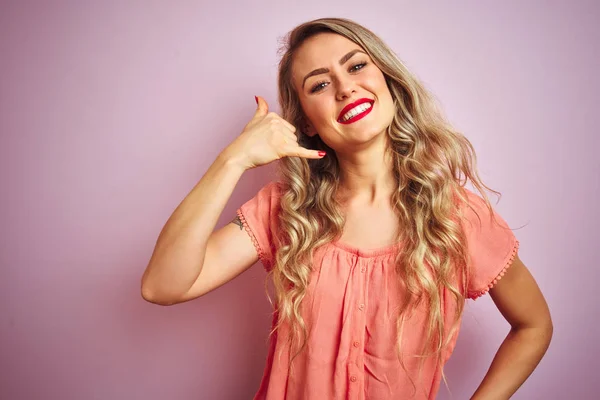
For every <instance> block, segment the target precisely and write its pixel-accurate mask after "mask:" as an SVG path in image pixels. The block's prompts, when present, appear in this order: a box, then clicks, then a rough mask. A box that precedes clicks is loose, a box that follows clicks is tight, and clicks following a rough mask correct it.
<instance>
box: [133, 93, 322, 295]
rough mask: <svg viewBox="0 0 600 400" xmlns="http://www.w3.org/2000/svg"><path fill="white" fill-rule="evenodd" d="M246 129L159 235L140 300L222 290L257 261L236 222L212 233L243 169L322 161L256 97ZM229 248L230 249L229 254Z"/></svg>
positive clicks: (285, 122) (249, 242)
mask: <svg viewBox="0 0 600 400" xmlns="http://www.w3.org/2000/svg"><path fill="white" fill-rule="evenodd" d="M257 101H258V108H257V110H256V113H255V115H254V116H253V118H252V120H251V121H250V122H249V123H248V124H247V125H246V127H245V128H244V131H243V132H242V133H241V134H240V136H239V137H238V138H236V140H235V141H234V142H232V143H231V144H230V145H229V146H228V147H227V148H226V149H225V150H224V151H223V152H222V153H221V154H220V155H219V156H218V157H217V159H216V160H215V162H214V163H213V164H212V165H211V166H210V168H209V169H208V170H207V171H206V173H205V174H204V176H203V177H202V178H201V179H200V181H199V182H198V183H197V184H196V186H195V187H194V188H193V189H192V190H191V192H190V193H189V194H188V195H187V196H186V197H185V198H184V199H183V201H182V202H181V203H180V204H179V206H178V207H177V208H176V209H175V211H174V212H173V213H172V215H171V216H170V217H169V219H168V220H167V222H166V224H165V226H164V227H163V229H162V230H161V232H160V235H159V237H158V240H157V242H156V245H155V248H154V251H153V253H152V256H151V258H150V261H149V263H148V266H147V267H146V270H145V271H144V274H143V276H142V297H143V298H144V299H145V300H147V301H149V302H152V303H156V304H161V305H172V304H177V303H181V302H184V301H188V300H191V299H194V298H197V297H200V296H202V295H204V294H206V293H208V292H210V291H211V290H214V289H216V288H217V287H219V286H222V285H223V284H225V283H226V282H228V281H230V280H232V279H233V278H235V277H236V276H238V275H239V274H241V273H242V272H243V271H245V270H246V269H248V268H249V267H250V266H252V265H253V264H254V263H256V262H257V261H258V255H257V254H256V249H255V247H254V245H253V243H252V241H251V239H250V237H249V235H248V234H247V233H246V232H245V231H244V229H243V228H242V226H241V224H240V223H239V221H236V220H234V221H232V223H230V224H227V225H225V226H224V227H222V228H220V229H219V230H216V231H214V232H213V230H214V229H215V226H216V224H217V221H218V219H219V217H220V216H221V213H222V212H223V209H224V208H225V205H226V204H227V202H228V201H229V198H230V197H231V194H232V193H233V190H234V189H235V186H236V185H237V183H238V181H239V180H240V178H241V176H242V175H243V173H244V171H246V170H248V169H250V168H255V167H258V166H260V165H265V164H268V163H270V162H272V161H275V160H277V159H279V158H281V157H284V156H299V157H307V158H321V156H319V155H318V153H317V151H315V150H309V149H305V148H302V147H301V146H299V145H298V143H297V139H296V135H295V134H294V132H295V128H294V127H293V126H292V125H291V124H289V123H288V122H287V121H285V120H283V119H282V118H281V117H279V116H278V115H277V114H275V113H268V106H267V103H266V102H265V101H264V100H263V99H262V98H258V100H257ZM232 250H233V251H232Z"/></svg>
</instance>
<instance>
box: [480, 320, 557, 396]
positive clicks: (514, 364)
mask: <svg viewBox="0 0 600 400" xmlns="http://www.w3.org/2000/svg"><path fill="white" fill-rule="evenodd" d="M551 337H552V328H551V327H545V328H520V329H512V330H511V331H510V333H509V334H508V335H507V337H506V339H505V340H504V342H502V345H501V346H500V348H499V349H498V352H497V353H496V356H495V357H494V360H493V361H492V364H491V366H490V368H489V370H488V372H487V373H486V375H485V377H484V379H483V381H482V382H481V385H480V386H479V388H478V389H477V391H476V392H475V394H473V397H471V400H492V399H494V400H495V399H502V400H505V399H509V398H510V396H512V395H513V394H514V393H515V392H516V391H517V389H518V388H519V387H520V386H521V385H522V384H523V382H525V380H526V379H527V378H528V377H529V375H531V373H532V372H533V370H534V369H535V368H536V366H537V365H538V363H539V362H540V360H541V359H542V357H543V356H544V354H545V353H546V350H547V349H548V346H549V344H550V339H551Z"/></svg>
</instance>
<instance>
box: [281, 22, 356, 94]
mask: <svg viewBox="0 0 600 400" xmlns="http://www.w3.org/2000/svg"><path fill="white" fill-rule="evenodd" d="M354 49H361V50H362V48H361V47H360V46H359V45H357V44H356V43H354V42H353V41H351V40H349V39H347V38H345V37H344V36H342V35H338V34H337V33H330V32H326V33H319V34H317V35H315V36H312V37H310V38H308V39H306V40H305V41H304V43H302V45H300V47H299V48H298V49H297V50H296V53H295V54H294V59H293V62H292V76H293V79H294V82H296V83H297V82H298V80H301V79H302V78H303V77H304V76H305V75H306V74H307V73H309V72H311V71H312V70H314V69H317V68H329V67H330V66H332V65H334V64H337V63H338V61H339V59H340V58H342V57H343V56H344V55H345V54H347V53H348V52H349V51H351V50H354Z"/></svg>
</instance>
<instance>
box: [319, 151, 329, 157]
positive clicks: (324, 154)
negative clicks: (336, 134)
mask: <svg viewBox="0 0 600 400" xmlns="http://www.w3.org/2000/svg"><path fill="white" fill-rule="evenodd" d="M326 155H327V153H326V152H324V151H320V152H319V157H324V156H326Z"/></svg>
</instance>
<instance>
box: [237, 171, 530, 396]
mask: <svg viewBox="0 0 600 400" xmlns="http://www.w3.org/2000/svg"><path fill="white" fill-rule="evenodd" d="M465 190H466V189H465ZM466 191H467V195H468V199H469V204H470V205H471V206H472V207H473V209H474V210H475V211H476V212H477V213H474V212H473V211H472V210H471V209H470V208H469V207H465V215H464V220H463V221H462V226H463V229H464V230H465V233H466V237H467V245H468V254H469V257H470V260H471V264H470V267H469V271H470V272H469V280H468V287H467V293H466V295H467V297H468V298H471V299H475V298H477V297H479V296H481V295H483V294H485V293H487V291H488V290H489V289H490V288H491V287H492V286H493V285H494V283H495V282H496V281H497V280H498V279H499V278H500V277H501V276H502V275H503V274H504V272H505V270H506V268H508V267H509V266H510V264H511V262H512V260H513V259H514V257H515V255H516V253H517V249H518V246H519V242H518V241H517V239H516V238H515V236H514V234H513V232H512V231H511V230H510V229H509V227H508V225H507V224H506V222H505V221H504V220H503V219H502V218H501V217H500V216H499V215H498V214H497V213H496V212H495V211H494V214H495V217H496V221H497V223H495V222H494V221H491V220H490V218H489V216H490V213H489V210H488V209H487V207H486V206H485V203H484V202H483V199H482V198H481V197H479V196H478V195H476V194H474V193H473V192H471V191H468V190H466ZM280 193H281V184H279V183H277V182H270V183H268V184H267V185H265V186H264V187H262V188H261V190H260V191H259V192H258V193H257V194H256V196H254V197H253V198H252V199H250V200H249V201H247V202H246V203H245V204H243V205H242V206H241V207H240V208H239V209H238V210H237V213H238V216H239V217H240V219H241V220H242V222H243V224H244V227H245V229H246V231H247V232H248V234H249V235H250V238H251V239H252V241H253V243H254V245H255V247H256V250H257V253H258V256H259V259H260V260H261V261H262V263H263V265H264V267H265V268H266V270H269V269H270V268H272V265H273V257H274V254H275V250H276V249H275V247H274V244H273V240H272V238H273V237H274V235H275V234H276V233H277V223H278V218H277V213H278V211H279V210H280V195H281V194H280ZM478 216H479V217H478ZM400 245H401V244H400V243H398V244H396V245H393V246H388V247H385V248H379V249H359V248H356V247H353V246H349V245H347V244H344V243H342V242H339V241H337V242H332V243H329V244H327V245H325V246H322V247H320V248H319V249H318V250H317V251H315V253H314V259H313V270H312V272H311V276H310V283H309V286H308V288H307V293H306V296H305V297H304V299H303V302H302V309H301V313H302V316H303V318H304V319H305V322H306V323H307V326H308V327H309V330H310V335H309V341H308V343H307V346H306V347H305V348H304V350H303V351H302V352H301V353H300V355H299V356H298V357H296V359H295V360H294V365H293V368H294V373H293V374H292V375H288V366H289V360H290V351H289V350H290V349H289V344H287V346H286V340H285V339H286V338H287V334H288V332H289V330H288V329H287V328H288V327H287V325H284V326H282V327H281V328H280V331H279V332H276V333H275V334H273V335H272V336H271V338H270V341H269V351H268V355H267V363H266V367H265V370H264V375H263V378H262V381H261V383H260V387H259V389H258V392H257V393H256V396H255V397H254V399H266V400H282V399H287V400H296V399H298V400H299V399H332V400H333V399H369V400H376V399H411V398H412V399H435V396H436V394H437V392H438V389H439V386H440V381H441V377H442V375H441V368H440V367H439V365H438V364H437V363H436V362H435V359H434V357H430V358H429V359H427V361H426V362H425V363H424V364H423V366H422V368H423V369H422V371H421V377H420V379H418V378H419V377H418V376H417V372H418V368H419V359H418V358H417V357H405V358H404V364H405V368H406V370H405V369H403V368H402V366H401V364H400V362H399V360H398V357H397V351H396V345H395V343H396V335H397V328H396V318H397V308H398V307H399V305H400V304H401V299H402V291H401V290H402V288H401V286H400V283H399V281H398V279H397V278H396V272H395V270H394V258H395V255H396V252H397V250H398V248H399V246H400ZM442 302H443V307H444V322H445V329H446V330H447V331H446V333H447V332H448V330H449V329H450V326H451V325H452V322H453V318H454V312H455V305H454V301H453V298H452V296H451V295H450V293H449V292H444V293H443V296H442ZM275 318H276V316H274V319H273V325H272V327H274V326H275V323H276V321H275ZM425 321H426V309H425V308H421V309H417V310H416V312H415V313H414V314H413V315H412V316H411V317H410V319H408V320H407V322H406V323H405V324H406V325H405V328H404V334H403V339H402V348H403V349H404V352H405V354H420V352H421V351H422V346H423V341H424V340H425V337H426V324H425ZM456 333H458V332H456ZM456 337H457V335H456V334H455V335H454V336H453V339H452V341H451V343H450V344H449V345H448V346H447V347H446V348H445V351H444V353H443V354H442V355H443V357H442V360H443V363H445V362H446V361H447V360H448V358H449V357H450V355H451V353H452V351H453V350H454V346H455V343H456ZM278 338H282V339H281V340H278ZM280 352H281V354H280ZM276 355H277V356H276ZM411 378H412V382H414V385H413V383H411Z"/></svg>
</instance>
